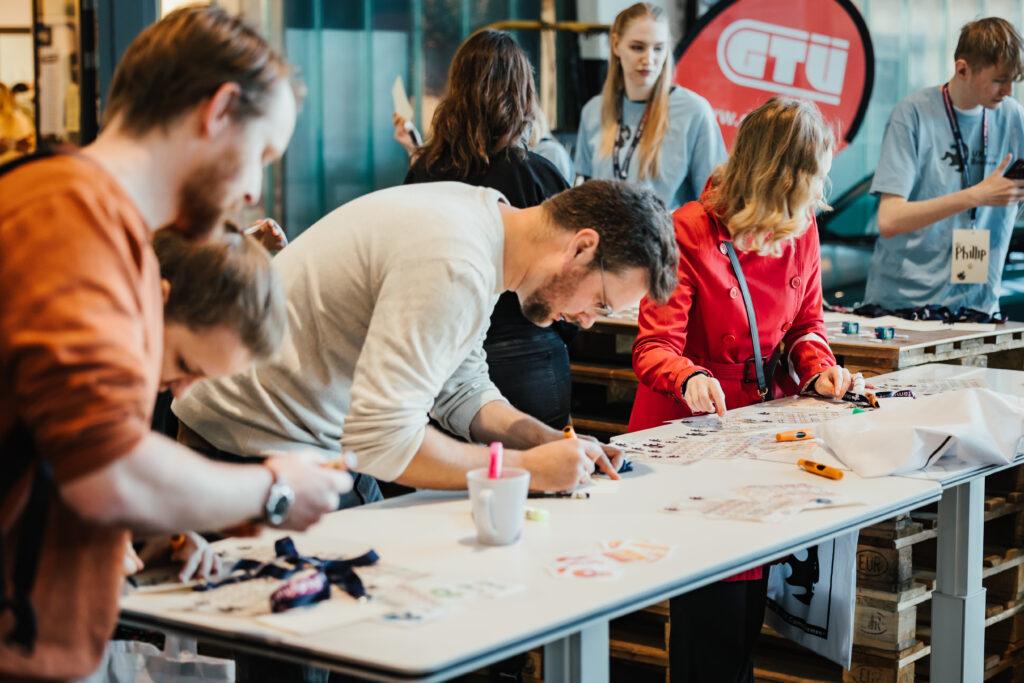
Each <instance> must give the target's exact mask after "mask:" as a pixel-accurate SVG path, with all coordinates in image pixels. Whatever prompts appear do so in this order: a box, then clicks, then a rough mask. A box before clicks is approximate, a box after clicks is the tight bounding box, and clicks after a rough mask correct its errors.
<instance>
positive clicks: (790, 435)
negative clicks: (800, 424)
mask: <svg viewBox="0 0 1024 683" xmlns="http://www.w3.org/2000/svg"><path fill="white" fill-rule="evenodd" d="M813 438H814V433H813V432H811V430H809V429H803V430H800V431H798V432H779V433H778V434H776V435H775V440H776V441H810V440H811V439H813Z"/></svg>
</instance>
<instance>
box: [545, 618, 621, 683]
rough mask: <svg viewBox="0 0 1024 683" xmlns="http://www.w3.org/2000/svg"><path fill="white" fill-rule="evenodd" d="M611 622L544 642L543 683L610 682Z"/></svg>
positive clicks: (592, 625) (603, 622)
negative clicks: (609, 645)
mask: <svg viewBox="0 0 1024 683" xmlns="http://www.w3.org/2000/svg"><path fill="white" fill-rule="evenodd" d="M607 681H608V622H607V621H601V622H598V623H596V624H591V625H590V626H587V627H586V628H584V629H581V630H579V631H577V632H576V633H573V634H570V635H568V636H566V637H565V638H561V639H559V640H556V641H554V642H551V643H548V644H547V645H545V646H544V683H607Z"/></svg>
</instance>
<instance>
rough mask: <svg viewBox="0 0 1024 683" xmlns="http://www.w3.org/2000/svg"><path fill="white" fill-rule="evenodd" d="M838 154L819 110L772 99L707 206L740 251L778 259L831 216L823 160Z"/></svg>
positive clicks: (744, 127) (748, 121) (751, 117)
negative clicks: (825, 214)
mask: <svg viewBox="0 0 1024 683" xmlns="http://www.w3.org/2000/svg"><path fill="white" fill-rule="evenodd" d="M834 149H835V132H834V131H833V129H832V128H831V127H830V126H829V125H828V124H826V123H825V120H824V119H823V118H822V116H821V112H820V111H818V108H817V107H816V106H815V105H814V104H812V103H811V102H807V101H805V100H797V99H792V98H788V97H773V98H771V99H770V100H768V101H767V102H765V103H764V104H762V105H761V106H760V107H758V108H757V109H755V110H754V111H752V112H750V113H749V114H747V116H746V118H744V119H743V123H741V124H740V128H739V131H738V132H737V134H736V140H735V142H734V143H733V148H732V153H731V154H730V155H729V160H728V161H727V162H726V163H725V164H723V165H722V166H719V167H718V169H716V170H715V172H714V174H713V175H712V188H711V190H710V191H709V196H708V198H707V205H708V207H709V208H710V209H711V211H712V213H714V214H715V216H717V217H718V219H719V220H721V221H722V222H723V223H724V224H725V225H726V226H727V227H728V230H729V232H730V234H732V237H733V240H734V241H735V243H736V246H737V247H739V248H740V249H741V250H743V251H757V252H758V253H760V254H763V255H770V256H779V255H780V254H781V253H782V246H783V243H784V242H786V240H790V239H794V238H796V237H799V236H800V235H802V234H803V233H804V232H805V231H806V230H807V228H808V226H809V225H810V222H811V215H812V213H813V212H815V211H827V210H830V209H831V207H830V206H829V205H828V204H827V203H826V202H825V199H824V186H825V181H826V178H825V173H824V169H823V168H822V161H823V160H824V157H825V154H826V153H828V152H831V151H833V150H834Z"/></svg>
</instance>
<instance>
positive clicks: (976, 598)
mask: <svg viewBox="0 0 1024 683" xmlns="http://www.w3.org/2000/svg"><path fill="white" fill-rule="evenodd" d="M976 377H978V378H982V379H984V380H985V382H986V383H987V384H988V386H989V388H991V389H994V390H995V391H999V392H1002V393H1006V394H1012V395H1015V396H1022V395H1024V372H1018V371H1014V370H990V369H988V368H968V367H960V366H956V365H940V364H936V365H920V366H916V367H913V368H908V369H907V370H901V371H899V372H894V373H890V374H888V375H884V376H882V377H879V378H877V379H878V380H881V379H897V380H898V381H901V382H911V383H912V382H915V381H928V380H936V379H955V378H976ZM1016 464H1019V463H1015V464H1014V465H1008V466H1002V467H995V466H989V467H970V468H965V469H964V470H961V471H959V472H950V473H948V474H946V475H945V476H942V477H941V478H938V479H936V480H937V481H938V483H939V484H940V485H941V486H942V488H943V493H942V500H941V501H939V516H938V557H937V566H936V577H935V592H934V593H932V643H931V645H932V652H931V658H932V659H931V665H930V667H929V668H930V671H931V676H932V679H933V680H934V681H936V682H937V683H946V682H947V681H948V682H950V683H952V682H953V681H981V680H983V674H984V668H985V664H984V659H985V647H984V645H985V589H984V588H983V587H982V583H981V570H982V556H983V554H984V553H983V541H984V526H983V523H984V518H985V477H987V476H988V475H990V474H993V473H995V472H999V471H1001V470H1004V469H1006V468H1007V467H1012V466H1015V465H1016ZM907 476H920V475H907Z"/></svg>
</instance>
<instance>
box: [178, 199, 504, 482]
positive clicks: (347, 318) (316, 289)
mask: <svg viewBox="0 0 1024 683" xmlns="http://www.w3.org/2000/svg"><path fill="white" fill-rule="evenodd" d="M502 200H503V197H502V195H501V193H499V192H497V191H495V190H490V189H487V188H481V187H472V186H469V185H463V184H461V183H427V184H421V185H405V186H401V187H394V188H390V189H386V190H381V191H379V192H374V193H372V194H369V195H366V196H364V197H361V198H359V199H356V200H354V201H351V202H349V203H348V204H345V205H343V206H341V207H340V208H338V209H336V210H335V211H333V212H331V213H330V214H328V215H327V216H325V217H324V218H322V219H321V220H320V221H318V222H317V223H316V224H315V225H313V226H312V227H311V228H309V229H308V230H307V231H306V232H304V233H303V234H302V235H301V236H299V237H298V238H297V239H296V240H295V241H294V242H293V243H292V244H290V245H289V246H288V247H287V248H285V249H284V251H282V252H281V253H280V254H278V256H277V257H275V259H274V267H275V268H276V269H277V270H278V272H279V273H280V274H281V277H282V279H283V281H284V286H285V290H286V292H287V297H288V323H289V333H288V337H287V339H286V341H285V343H284V346H283V348H282V349H281V351H280V352H279V353H278V354H277V356H276V357H275V358H273V359H272V360H270V361H269V362H266V363H263V364H260V365H258V366H256V367H255V368H253V369H251V370H250V371H248V372H246V373H243V374H240V375H236V376H234V377H229V378H225V379H219V380H207V381H204V382H201V383H199V384H197V385H196V386H195V387H194V388H193V389H192V390H191V391H190V392H189V393H188V394H187V395H186V396H184V397H183V398H181V399H178V400H176V401H175V402H174V404H173V410H174V413H175V414H176V415H177V416H178V418H179V419H180V420H181V421H182V422H184V423H185V424H186V425H188V426H189V427H190V428H191V429H193V430H195V431H196V432H197V433H198V434H199V435H201V436H202V437H203V438H205V439H206V440H207V441H209V442H210V443H211V444H213V445H214V446H216V447H217V448H220V449H221V450H224V451H228V452H230V453H234V454H237V455H260V454H266V453H267V452H269V451H294V450H301V449H310V448H312V449H314V450H318V451H320V452H322V453H324V454H327V455H336V454H337V453H338V452H339V450H340V449H344V450H346V451H350V450H351V451H354V452H355V453H356V454H357V456H358V458H359V467H358V470H359V471H360V472H365V473H367V474H370V475H373V476H374V477H377V478H378V479H383V480H387V481H390V480H394V479H396V478H397V477H398V476H399V475H401V473H402V472H403V471H404V470H405V468H406V467H407V466H408V464H409V462H410V461H411V460H412V458H413V456H414V455H415V454H416V451H417V450H419V447H420V444H421V443H422V441H423V435H424V430H425V429H426V425H427V416H428V414H429V415H430V416H432V417H433V418H434V419H435V420H437V421H438V422H439V423H440V424H441V425H442V426H444V428H445V429H447V430H449V431H451V432H453V433H455V434H458V435H460V436H462V437H464V438H469V426H470V423H471V422H472V420H473V418H474V416H475V415H476V414H477V412H478V411H479V410H480V408H481V407H482V406H483V405H484V404H485V403H488V402H490V401H495V400H503V399H502V396H501V394H500V393H499V392H498V390H497V388H496V387H495V386H494V384H493V383H492V382H491V381H490V379H489V377H488V373H487V362H486V357H485V355H484V351H483V338H484V334H485V333H486V331H487V326H488V324H489V317H490V314H491V309H492V308H493V307H494V303H495V301H496V300H497V297H498V295H499V294H500V293H501V292H502V291H503V289H504V288H503V286H502V282H503V279H502V255H503V250H504V240H505V232H504V226H503V224H502V220H501V214H500V212H499V209H498V203H499V201H502Z"/></svg>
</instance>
